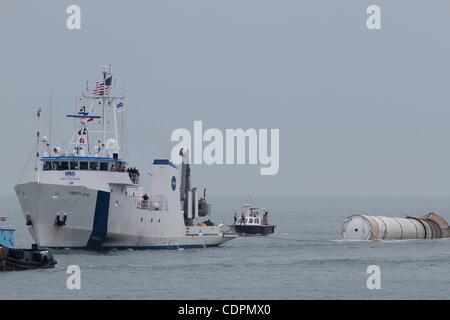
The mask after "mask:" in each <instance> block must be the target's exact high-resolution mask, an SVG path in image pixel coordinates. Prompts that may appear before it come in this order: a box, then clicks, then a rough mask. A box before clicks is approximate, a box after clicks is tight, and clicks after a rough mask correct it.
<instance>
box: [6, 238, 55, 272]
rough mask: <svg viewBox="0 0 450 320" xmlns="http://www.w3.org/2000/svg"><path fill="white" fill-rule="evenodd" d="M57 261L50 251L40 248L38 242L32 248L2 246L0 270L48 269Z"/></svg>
mask: <svg viewBox="0 0 450 320" xmlns="http://www.w3.org/2000/svg"><path fill="white" fill-rule="evenodd" d="M2 259H3V260H2ZM56 263H57V261H56V260H55V258H54V257H53V254H52V253H51V252H50V251H48V250H42V249H39V248H38V246H37V245H36V244H33V245H32V247H31V249H15V248H8V247H0V271H19V270H28V269H48V268H54V267H55V265H56Z"/></svg>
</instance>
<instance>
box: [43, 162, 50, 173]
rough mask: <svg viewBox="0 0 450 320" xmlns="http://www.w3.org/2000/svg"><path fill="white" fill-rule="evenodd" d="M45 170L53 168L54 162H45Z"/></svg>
mask: <svg viewBox="0 0 450 320" xmlns="http://www.w3.org/2000/svg"><path fill="white" fill-rule="evenodd" d="M43 170H44V171H48V170H52V163H51V162H50V161H46V162H44V167H43Z"/></svg>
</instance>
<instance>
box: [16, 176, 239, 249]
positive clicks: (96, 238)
mask: <svg viewBox="0 0 450 320" xmlns="http://www.w3.org/2000/svg"><path fill="white" fill-rule="evenodd" d="M15 190H16V194H17V197H18V199H19V202H20V205H21V208H22V211H23V214H24V216H25V218H26V219H27V221H30V225H29V226H28V230H29V233H30V234H31V236H32V238H33V240H34V241H35V242H36V243H37V244H38V245H39V246H41V247H48V248H55V249H65V248H73V249H85V250H110V249H130V248H131V249H178V248H202V247H215V246H219V245H221V244H223V243H225V242H227V241H229V240H231V239H233V237H229V236H225V235H223V234H222V233H221V232H220V230H219V228H218V227H217V226H214V227H205V228H204V229H205V230H202V232H201V233H202V234H203V235H189V234H186V227H185V226H184V222H183V221H182V219H181V218H180V217H181V216H177V215H176V214H175V213H173V212H172V213H170V212H168V211H160V212H159V211H150V210H142V209H139V208H138V206H137V204H136V198H135V197H131V196H129V194H127V191H126V190H124V188H123V187H117V188H114V187H111V189H110V190H108V191H109V192H107V191H106V190H96V189H93V188H87V187H84V186H71V185H59V184H45V183H36V182H30V183H25V184H20V185H17V186H16V187H15ZM180 214H181V213H180ZM58 217H59V220H60V221H63V217H66V218H65V221H64V223H60V225H58V224H57V220H58Z"/></svg>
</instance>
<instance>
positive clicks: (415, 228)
mask: <svg viewBox="0 0 450 320" xmlns="http://www.w3.org/2000/svg"><path fill="white" fill-rule="evenodd" d="M342 237H343V238H344V239H347V240H405V239H438V238H448V237H450V229H449V227H448V223H447V221H446V220H445V219H444V218H442V217H441V216H439V215H438V214H436V213H429V214H427V215H425V216H423V217H421V218H414V217H407V218H393V217H383V216H369V215H354V216H350V217H348V218H347V219H346V220H345V221H344V223H343V224H342Z"/></svg>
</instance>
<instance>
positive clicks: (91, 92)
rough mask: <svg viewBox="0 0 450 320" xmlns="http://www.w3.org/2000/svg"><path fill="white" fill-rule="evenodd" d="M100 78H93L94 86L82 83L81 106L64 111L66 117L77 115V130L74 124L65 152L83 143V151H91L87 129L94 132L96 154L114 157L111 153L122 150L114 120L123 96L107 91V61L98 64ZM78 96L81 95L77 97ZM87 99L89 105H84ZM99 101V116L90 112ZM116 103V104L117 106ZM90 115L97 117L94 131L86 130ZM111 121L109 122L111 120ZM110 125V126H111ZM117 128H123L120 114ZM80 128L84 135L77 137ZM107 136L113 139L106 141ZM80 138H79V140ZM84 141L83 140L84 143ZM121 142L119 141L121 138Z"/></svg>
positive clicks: (75, 116)
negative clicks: (83, 86) (76, 110)
mask: <svg viewBox="0 0 450 320" xmlns="http://www.w3.org/2000/svg"><path fill="white" fill-rule="evenodd" d="M101 72H102V82H100V83H99V82H97V85H96V86H95V88H89V85H88V84H87V85H86V90H85V91H83V92H82V98H84V103H83V105H82V106H81V109H80V111H79V112H78V114H74V115H67V116H68V117H73V118H76V119H77V118H78V119H80V120H81V124H82V126H81V130H80V131H78V129H77V128H75V132H74V134H73V138H72V142H71V143H70V145H69V147H68V150H67V153H69V152H70V148H71V147H73V148H74V150H75V151H74V152H75V153H76V154H78V151H79V150H80V149H82V147H83V146H86V148H84V149H83V150H84V151H87V155H91V154H92V152H91V150H90V149H91V148H90V147H91V144H90V142H89V141H92V140H91V139H89V133H93V134H94V133H95V134H96V135H97V136H98V139H96V140H97V142H98V144H99V145H98V146H95V147H94V153H95V154H97V155H101V156H103V157H114V156H115V154H117V156H119V153H120V152H121V151H122V149H121V148H120V143H119V132H118V130H119V127H118V123H117V115H116V112H119V109H120V111H122V110H123V101H124V99H125V97H124V96H120V95H114V92H113V95H111V94H110V91H111V89H112V88H111V87H112V74H111V65H108V66H102V67H101ZM80 100H81V98H80ZM117 101H120V104H117ZM89 102H92V103H91V105H90V106H88V104H89ZM100 105H101V109H102V110H101V116H97V115H94V111H95V110H94V109H95V107H96V106H100ZM119 105H120V108H119ZM110 112H113V115H112V116H111V115H110ZM94 119H99V120H100V119H101V120H100V121H101V122H99V123H98V125H97V128H98V129H97V131H94V130H92V131H91V130H89V131H88V130H87V127H88V123H89V122H91V121H93V120H94ZM112 122H113V123H112ZM112 126H114V129H113V128H112ZM121 129H122V130H123V116H122V124H121ZM77 132H78V135H77ZM80 132H81V133H82V134H85V135H86V137H85V138H86V139H84V138H83V139H80ZM110 138H114V139H111V140H113V141H110ZM80 140H82V142H80ZM86 143H87V144H86ZM121 143H123V142H122V141H121Z"/></svg>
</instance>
